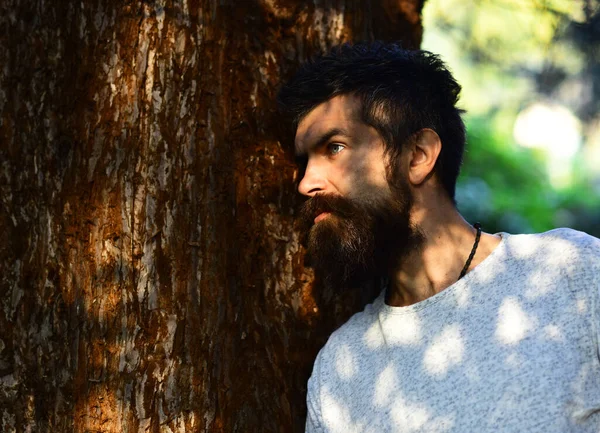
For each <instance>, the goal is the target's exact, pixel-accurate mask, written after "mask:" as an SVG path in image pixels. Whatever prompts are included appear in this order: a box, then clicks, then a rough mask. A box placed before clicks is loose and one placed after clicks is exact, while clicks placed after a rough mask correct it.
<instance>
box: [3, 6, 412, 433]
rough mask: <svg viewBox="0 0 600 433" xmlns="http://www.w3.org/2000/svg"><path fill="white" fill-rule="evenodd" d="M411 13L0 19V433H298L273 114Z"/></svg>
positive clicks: (302, 305) (303, 303)
mask: <svg viewBox="0 0 600 433" xmlns="http://www.w3.org/2000/svg"><path fill="white" fill-rule="evenodd" d="M422 3H423V0H382V1H381V2H371V1H369V0H311V1H304V2H298V1H291V0H247V1H245V0H220V1H217V0H173V1H167V0H162V1H160V0H158V1H155V2H152V1H122V0H106V1H99V0H96V1H94V0H90V1H81V2H61V1H47V0H3V1H2V2H1V3H0V29H1V33H0V34H1V38H2V39H1V41H2V42H1V44H0V65H1V67H0V198H1V206H0V224H1V227H2V230H1V231H0V281H1V286H0V289H1V292H0V414H1V415H0V417H1V420H0V423H1V424H0V430H1V431H3V432H13V431H14V432H47V431H53V432H72V431H74V432H120V431H123V432H138V431H140V432H145V431H149V432H159V431H160V432H163V431H164V432H198V431H227V432H230V431H240V432H258V431H268V432H284V431H285V432H287V431H302V429H303V422H304V416H305V410H306V409H305V405H304V398H305V395H304V394H305V389H306V380H307V378H308V375H309V373H310V370H311V367H312V361H313V358H314V356H315V354H316V352H317V350H318V349H319V347H320V346H321V345H322V344H323V342H324V341H325V339H326V337H327V335H328V333H329V332H330V331H331V328H332V327H334V326H336V325H337V324H339V322H340V321H341V320H343V319H344V318H345V317H346V316H347V315H348V314H350V313H351V312H352V311H353V308H356V305H355V304H352V303H351V302H345V303H341V302H339V299H338V298H337V297H336V296H335V295H334V294H325V295H326V296H324V295H323V294H322V293H321V292H320V291H319V288H318V287H313V283H312V279H311V276H310V273H308V272H306V271H305V270H304V269H303V266H302V251H301V249H300V247H299V245H298V240H297V235H296V233H295V231H294V226H293V219H294V215H293V214H294V209H295V207H296V204H297V200H298V198H297V196H296V193H295V190H294V180H293V176H294V167H293V166H292V164H291V163H290V162H289V160H288V159H287V157H286V152H285V151H284V148H283V146H282V145H281V144H280V142H279V141H278V135H277V133H276V131H277V130H278V118H277V115H276V113H275V111H274V97H275V93H276V89H277V87H278V84H279V82H280V80H281V79H282V77H287V76H289V74H290V73H291V71H293V69H294V68H295V67H296V66H297V65H298V63H299V62H301V61H302V60H304V59H306V58H307V56H309V55H310V54H311V53H313V52H315V51H316V50H319V49H323V48H325V47H328V46H331V45H332V44H336V43H339V42H341V41H344V40H350V39H373V38H376V39H387V40H391V39H394V40H397V39H401V40H403V41H404V44H405V45H406V46H408V47H417V46H418V45H419V43H420V39H421V31H422V29H421V23H420V11H421V8H422Z"/></svg>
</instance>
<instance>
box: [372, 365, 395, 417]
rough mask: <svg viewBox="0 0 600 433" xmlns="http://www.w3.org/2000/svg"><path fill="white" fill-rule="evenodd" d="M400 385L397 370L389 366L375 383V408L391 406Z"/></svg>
mask: <svg viewBox="0 0 600 433" xmlns="http://www.w3.org/2000/svg"><path fill="white" fill-rule="evenodd" d="M397 385H398V378H397V377H396V370H395V369H394V366H393V365H391V364H390V365H388V366H387V367H386V368H385V370H383V371H382V372H381V373H380V374H379V376H378V377H377V382H376V383H375V396H374V402H373V403H374V404H375V406H379V407H381V406H387V405H389V404H390V397H391V396H392V395H393V394H392V393H393V391H394V390H395V389H396V386H397Z"/></svg>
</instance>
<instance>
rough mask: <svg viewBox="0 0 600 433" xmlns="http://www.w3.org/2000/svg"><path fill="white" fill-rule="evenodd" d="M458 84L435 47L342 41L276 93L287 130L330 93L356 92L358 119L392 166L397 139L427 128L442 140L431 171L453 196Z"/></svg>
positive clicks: (461, 134) (460, 145)
mask: <svg viewBox="0 0 600 433" xmlns="http://www.w3.org/2000/svg"><path fill="white" fill-rule="evenodd" d="M460 90H461V87H460V85H459V84H458V83H457V82H456V80H455V79H454V77H453V76H452V74H451V73H450V72H449V71H448V69H447V67H446V65H445V64H444V63H443V62H442V60H440V58H439V57H438V56H436V55H435V54H432V53H430V52H428V51H422V50H418V51H412V50H405V49H403V48H401V47H400V46H399V45H397V44H383V43H379V42H377V43H357V44H343V45H340V46H337V47H334V48H333V49H331V51H329V52H328V53H326V54H322V55H319V56H316V57H314V58H312V59H311V60H309V61H307V62H306V63H304V64H303V65H302V66H301V67H300V69H299V71H298V72H297V73H296V75H295V76H294V77H293V78H292V80H290V81H289V82H288V83H287V84H285V85H284V86H283V87H282V88H281V90H280V91H279V95H278V98H277V99H278V103H279V107H280V111H281V113H282V114H283V115H284V117H285V118H286V120H287V121H288V122H291V125H292V126H293V129H294V131H295V130H296V129H297V127H298V124H299V123H300V122H301V121H302V119H303V118H304V117H305V116H306V115H307V114H308V113H309V112H310V111H312V110H313V109H314V108H315V107H316V106H317V105H319V104H321V103H323V102H325V101H327V100H329V99H330V98H332V97H334V96H337V95H342V94H355V95H357V96H358V97H359V98H360V101H361V106H362V110H361V113H360V115H361V118H362V120H363V121H364V122H365V123H366V124H368V125H371V126H373V127H374V128H375V129H376V130H377V131H378V132H379V134H380V135H381V136H382V138H383V140H384V142H385V145H386V152H387V153H388V155H390V156H391V158H390V161H391V163H390V169H391V170H392V173H394V172H395V169H396V166H395V161H397V160H398V158H397V157H398V155H399V154H400V152H401V151H402V146H403V144H404V143H406V142H407V141H408V140H410V139H411V138H413V137H414V136H415V134H416V133H417V132H418V131H419V130H421V129H423V128H431V129H433V130H434V131H435V132H437V134H438V135H439V136H440V139H441V141H442V150H441V153H440V156H439V157H438V160H437V162H436V165H435V168H434V172H435V173H436V174H437V176H438V178H439V180H440V182H441V183H442V185H443V187H444V189H445V190H446V192H447V193H448V195H449V197H450V198H451V199H452V200H454V194H455V187H456V179H457V177H458V174H459V171H460V166H461V163H462V157H463V151H464V147H465V141H466V134H465V126H464V123H463V121H462V118H461V114H462V113H463V111H462V110H460V109H458V108H457V107H456V103H457V101H458V97H459V94H460Z"/></svg>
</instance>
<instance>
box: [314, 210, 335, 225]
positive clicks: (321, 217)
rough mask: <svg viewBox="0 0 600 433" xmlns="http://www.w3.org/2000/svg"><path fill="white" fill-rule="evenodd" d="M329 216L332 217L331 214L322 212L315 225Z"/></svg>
mask: <svg viewBox="0 0 600 433" xmlns="http://www.w3.org/2000/svg"><path fill="white" fill-rule="evenodd" d="M329 215H331V212H321V213H320V214H319V215H317V216H316V218H315V221H314V222H315V224H316V223H318V222H319V221H321V220H323V219H325V218H327V217H328V216H329Z"/></svg>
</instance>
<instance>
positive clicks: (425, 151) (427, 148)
mask: <svg viewBox="0 0 600 433" xmlns="http://www.w3.org/2000/svg"><path fill="white" fill-rule="evenodd" d="M441 151H442V140H440V136H439V135H437V132H435V131H434V130H433V129H429V128H425V129H421V130H420V131H419V132H417V133H416V134H415V136H414V138H413V142H412V151H411V154H410V161H409V168H408V179H409V181H410V182H411V183H412V184H413V185H421V184H422V183H423V182H425V180H427V178H428V177H429V175H430V174H431V173H433V168H434V167H435V163H436V161H437V159H438V156H439V155H440V152H441Z"/></svg>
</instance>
